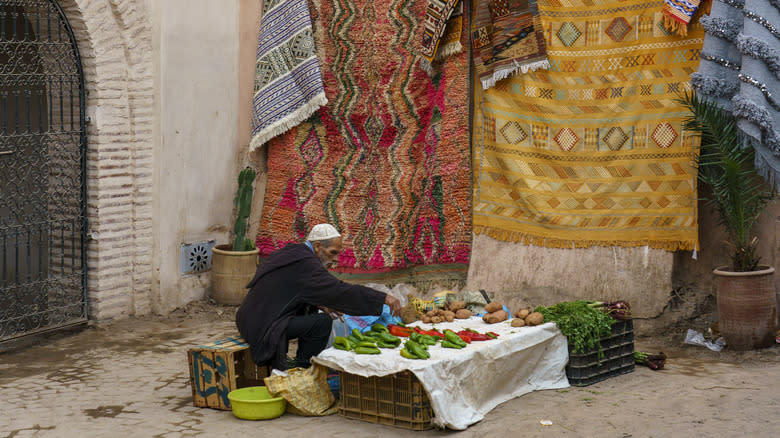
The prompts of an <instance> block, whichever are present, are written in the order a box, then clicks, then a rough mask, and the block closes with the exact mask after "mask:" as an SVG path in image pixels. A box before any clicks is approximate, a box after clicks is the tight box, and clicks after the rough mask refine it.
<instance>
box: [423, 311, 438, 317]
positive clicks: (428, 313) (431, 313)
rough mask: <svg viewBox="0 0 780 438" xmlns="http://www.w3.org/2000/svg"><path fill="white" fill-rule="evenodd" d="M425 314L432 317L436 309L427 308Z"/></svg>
mask: <svg viewBox="0 0 780 438" xmlns="http://www.w3.org/2000/svg"><path fill="white" fill-rule="evenodd" d="M425 316H427V317H429V318H432V317H434V316H436V311H435V310H429V311H427V312H425Z"/></svg>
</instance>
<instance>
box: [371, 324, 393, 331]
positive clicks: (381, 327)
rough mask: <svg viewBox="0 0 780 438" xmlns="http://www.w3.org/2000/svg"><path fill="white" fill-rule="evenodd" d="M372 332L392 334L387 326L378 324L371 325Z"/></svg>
mask: <svg viewBox="0 0 780 438" xmlns="http://www.w3.org/2000/svg"><path fill="white" fill-rule="evenodd" d="M371 330H373V331H375V332H377V333H390V330H388V329H387V326H385V325H382V324H380V323H378V322H377V323H375V324H371Z"/></svg>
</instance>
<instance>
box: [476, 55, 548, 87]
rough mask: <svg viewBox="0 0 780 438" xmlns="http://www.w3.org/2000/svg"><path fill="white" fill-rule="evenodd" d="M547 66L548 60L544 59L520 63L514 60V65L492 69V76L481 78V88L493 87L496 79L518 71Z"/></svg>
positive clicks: (524, 71) (526, 71)
mask: <svg viewBox="0 0 780 438" xmlns="http://www.w3.org/2000/svg"><path fill="white" fill-rule="evenodd" d="M549 68H550V61H548V60H546V59H545V60H542V61H536V62H531V63H528V64H520V63H518V62H515V63H514V65H510V66H509V67H505V68H502V69H500V70H496V71H494V72H493V76H492V77H489V78H486V79H483V80H482V89H483V90H487V89H488V88H491V87H494V86H495V85H496V83H498V81H500V80H502V79H506V78H508V77H510V76H513V75H516V74H517V73H518V72H522V73H528V72H529V71H534V70H539V69H545V70H546V69H549Z"/></svg>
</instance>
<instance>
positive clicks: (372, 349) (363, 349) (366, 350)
mask: <svg viewBox="0 0 780 438" xmlns="http://www.w3.org/2000/svg"><path fill="white" fill-rule="evenodd" d="M355 353H356V354H379V353H381V351H379V348H377V347H376V346H373V347H363V346H358V348H356V349H355Z"/></svg>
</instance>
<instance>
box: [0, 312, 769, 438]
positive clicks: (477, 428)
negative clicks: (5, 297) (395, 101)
mask: <svg viewBox="0 0 780 438" xmlns="http://www.w3.org/2000/svg"><path fill="white" fill-rule="evenodd" d="M234 310H235V309H234V308H219V307H213V308H207V309H206V310H203V311H201V312H196V313H194V314H193V313H186V312H185V313H182V312H177V313H175V314H173V315H169V316H166V317H147V318H140V319H128V320H122V321H118V322H116V323H113V324H104V325H99V326H96V327H90V328H87V329H85V330H82V331H79V332H76V333H70V334H58V335H56V336H53V337H50V338H48V339H45V340H43V341H42V342H41V343H39V344H37V345H32V346H27V347H25V348H21V349H16V350H12V351H10V352H4V353H0V369H2V373H0V392H2V394H3V395H2V398H0V438H5V437H8V438H10V437H14V438H21V437H56V438H68V437H78V438H84V437H117V438H118V437H165V438H168V437H170V438H173V437H196V436H214V437H223V436H224V437H229V436H254V437H266V436H284V437H285V438H293V437H311V436H328V437H350V438H363V437H391V436H392V437H395V436H410V435H414V436H419V437H430V436H440V435H450V434H458V435H459V436H463V437H472V436H473V437H482V436H490V435H493V436H498V435H499V434H500V435H502V436H504V435H506V436H519V435H522V436H524V437H536V436H538V437H557V436H571V437H589V436H593V437H628V436H634V437H650V436H656V437H669V436H705V435H712V436H734V437H741V436H745V437H760V436H771V435H772V434H776V432H777V431H778V430H780V415H779V414H780V362H778V358H780V347H774V348H772V349H768V350H765V351H763V352H759V353H754V354H749V355H747V356H745V355H742V356H741V355H733V354H732V355H730V356H722V355H718V354H716V353H712V352H709V351H708V350H707V351H706V352H701V351H699V350H692V349H694V348H699V349H701V348H700V347H690V346H686V348H681V349H679V351H674V352H671V351H667V352H668V353H670V360H669V361H668V362H667V369H665V370H663V371H660V372H653V371H650V370H649V369H647V368H637V369H636V370H635V371H634V372H633V373H630V374H626V375H623V376H619V377H615V378H612V379H609V380H607V381H604V382H601V383H598V384H595V385H591V386H588V387H586V388H569V389H564V390H553V391H539V392H534V393H531V394H527V395H524V396H522V397H519V398H516V399H514V400H510V401H509V402H506V403H504V404H502V405H500V406H498V407H497V408H496V409H495V410H493V411H492V412H491V413H490V414H488V416H487V417H486V418H485V420H483V421H482V422H480V423H478V424H475V425H473V426H471V427H470V428H469V429H467V430H466V431H463V432H454V431H438V430H430V431H424V432H411V431H406V430H403V429H397V428H393V427H389V426H380V425H375V424H371V423H366V422H362V421H356V420H349V419H345V418H342V417H340V416H338V415H332V416H329V417H317V418H304V417H297V416H294V415H291V414H285V415H284V416H282V417H280V418H278V419H275V420H270V421H257V422H252V421H243V420H239V419H237V418H235V417H234V416H233V415H232V413H231V412H230V411H218V410H212V409H208V408H197V407H194V406H193V405H192V393H191V389H190V386H189V373H188V369H187V357H186V351H187V350H188V349H189V348H190V347H192V346H197V345H199V344H202V343H205V342H208V341H211V340H216V339H220V338H223V337H226V336H229V335H234V334H235V328H234V325H233V323H232V312H234ZM637 347H638V348H642V349H643V351H648V350H657V348H654V347H652V345H650V344H644V345H643V344H642V343H641V342H640V343H638V344H637ZM687 347H690V348H687ZM667 350H668V349H667ZM694 353H695V354H694ZM692 354H694V356H696V355H698V356H697V357H691V355H692ZM540 420H550V421H552V423H553V424H552V426H543V425H541V424H540Z"/></svg>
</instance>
